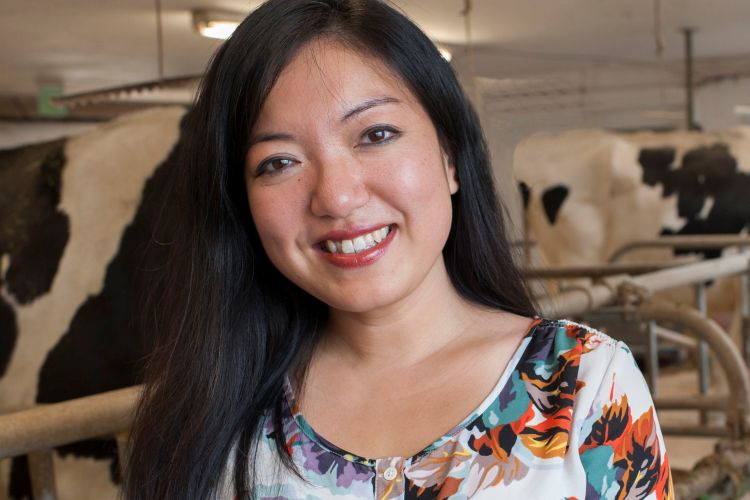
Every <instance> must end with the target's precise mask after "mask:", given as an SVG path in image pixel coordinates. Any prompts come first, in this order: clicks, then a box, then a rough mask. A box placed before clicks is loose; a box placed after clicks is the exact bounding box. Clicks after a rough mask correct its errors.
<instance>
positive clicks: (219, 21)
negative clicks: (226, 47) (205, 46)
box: [193, 9, 245, 40]
mask: <svg viewBox="0 0 750 500" xmlns="http://www.w3.org/2000/svg"><path fill="white" fill-rule="evenodd" d="M244 17H245V14H243V13H241V12H233V11H226V10H211V9H195V10H194V11H193V27H194V28H195V29H196V31H198V33H200V34H201V35H202V36H205V37H207V38H218V39H220V40H226V39H227V38H229V36H230V35H231V34H232V33H234V30H235V29H237V26H239V24H240V22H241V21H242V20H243V19H244Z"/></svg>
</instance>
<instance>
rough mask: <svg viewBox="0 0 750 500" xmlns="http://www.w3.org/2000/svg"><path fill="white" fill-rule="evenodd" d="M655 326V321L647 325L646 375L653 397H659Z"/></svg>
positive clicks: (657, 346)
mask: <svg viewBox="0 0 750 500" xmlns="http://www.w3.org/2000/svg"><path fill="white" fill-rule="evenodd" d="M655 326H656V323H655V322H653V321H649V322H647V324H646V339H647V341H646V375H647V376H648V387H649V389H651V395H652V396H653V397H656V396H658V395H659V343H658V341H657V338H656V329H655Z"/></svg>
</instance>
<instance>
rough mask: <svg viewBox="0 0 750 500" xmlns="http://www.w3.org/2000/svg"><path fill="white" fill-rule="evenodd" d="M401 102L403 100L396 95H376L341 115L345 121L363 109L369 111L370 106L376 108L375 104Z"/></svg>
mask: <svg viewBox="0 0 750 500" xmlns="http://www.w3.org/2000/svg"><path fill="white" fill-rule="evenodd" d="M399 102H401V101H399V100H398V99H396V98H395V97H388V96H384V97H374V98H372V99H368V100H366V101H364V102H362V103H360V104H358V105H357V106H355V107H354V108H352V109H350V110H349V111H347V112H346V113H345V114H344V116H342V117H341V121H342V122H345V121H347V120H348V119H350V118H351V117H353V116H355V115H358V114H359V113H362V112H363V111H367V110H368V109H370V108H374V107H375V106H381V105H383V104H391V103H399Z"/></svg>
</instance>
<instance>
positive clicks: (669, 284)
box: [631, 253, 750, 292]
mask: <svg viewBox="0 0 750 500" xmlns="http://www.w3.org/2000/svg"><path fill="white" fill-rule="evenodd" d="M749 266H750V254H748V253H741V254H737V255H730V256H726V257H721V258H719V259H711V260H705V261H701V262H697V263H695V264H687V265H685V266H680V267H675V268H671V269H664V270H662V271H656V272H653V273H648V274H643V275H641V276H636V277H635V278H632V279H631V281H632V282H633V284H636V285H638V286H640V287H642V288H645V289H647V290H649V291H651V292H662V291H664V290H669V289H671V288H676V287H679V286H685V285H690V284H693V283H700V282H703V281H709V280H713V279H716V278H722V277H724V276H731V275H733V274H737V273H740V272H743V271H747V269H748V267H749Z"/></svg>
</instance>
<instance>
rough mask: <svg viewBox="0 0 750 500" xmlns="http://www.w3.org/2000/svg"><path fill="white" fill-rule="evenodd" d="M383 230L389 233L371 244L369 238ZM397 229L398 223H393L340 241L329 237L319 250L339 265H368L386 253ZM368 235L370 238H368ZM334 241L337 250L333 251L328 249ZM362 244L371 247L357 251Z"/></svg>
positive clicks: (320, 245)
mask: <svg viewBox="0 0 750 500" xmlns="http://www.w3.org/2000/svg"><path fill="white" fill-rule="evenodd" d="M382 230H387V234H385V236H384V237H383V238H382V239H381V240H380V241H374V243H375V244H374V245H372V246H369V243H368V240H369V239H372V238H374V239H377V238H378V236H377V234H376V233H377V231H382ZM396 230H397V229H396V225H395V224H393V225H390V226H383V227H382V228H379V229H376V230H373V231H369V232H366V233H361V234H360V235H358V236H355V237H354V238H352V239H342V240H338V241H336V240H332V239H327V240H324V241H322V242H321V243H320V244H319V245H318V252H319V253H320V254H321V256H322V257H323V258H325V259H326V260H327V261H328V262H330V263H331V264H333V265H335V266H338V267H344V268H354V267H361V266H367V265H370V264H373V263H374V262H375V261H377V260H378V259H380V257H382V256H383V255H384V254H385V252H386V250H387V249H388V246H389V245H390V243H391V241H393V238H394V237H395V234H396ZM368 236H369V237H370V238H368ZM332 243H333V244H335V246H336V252H331V251H329V250H328V249H327V248H330V245H331V244H332ZM362 245H365V246H369V248H364V249H362V250H359V251H357V248H362Z"/></svg>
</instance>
